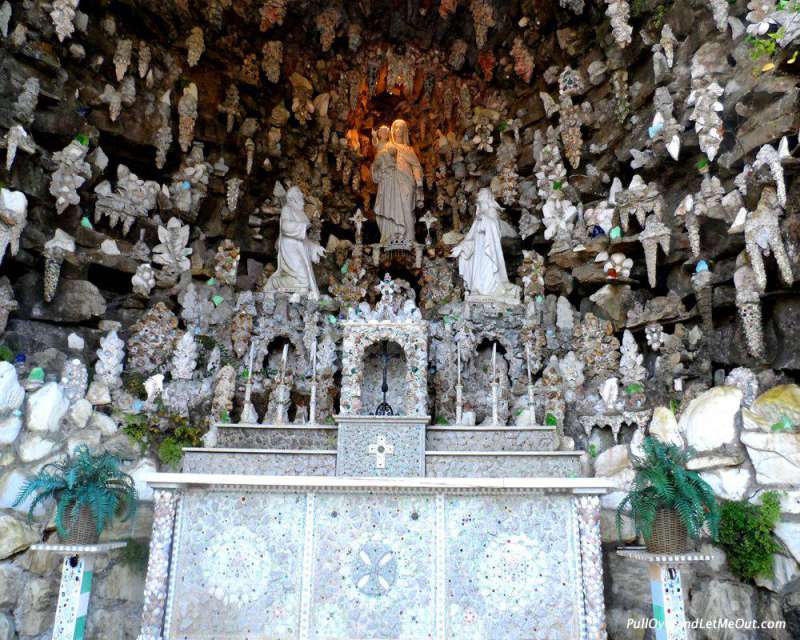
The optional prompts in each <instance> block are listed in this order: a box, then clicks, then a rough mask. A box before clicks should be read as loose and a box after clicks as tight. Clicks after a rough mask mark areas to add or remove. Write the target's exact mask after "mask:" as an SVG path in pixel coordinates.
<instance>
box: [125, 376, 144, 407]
mask: <svg viewBox="0 0 800 640" xmlns="http://www.w3.org/2000/svg"><path fill="white" fill-rule="evenodd" d="M144 381H145V375H144V374H143V373H139V372H138V371H123V373H122V387H123V388H124V389H125V391H127V392H128V393H130V394H131V395H132V396H133V397H134V398H138V399H139V400H146V399H147V390H146V389H145V388H144Z"/></svg>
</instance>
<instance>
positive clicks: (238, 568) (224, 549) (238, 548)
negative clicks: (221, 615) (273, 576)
mask: <svg viewBox="0 0 800 640" xmlns="http://www.w3.org/2000/svg"><path fill="white" fill-rule="evenodd" d="M271 567H272V562H271V560H270V557H269V554H268V553H266V551H264V545H263V543H262V541H260V540H259V538H258V536H257V535H256V534H255V533H253V532H252V531H250V529H248V528H247V527H245V526H242V525H239V526H235V527H231V528H230V529H228V530H226V531H222V532H220V533H218V534H217V535H215V536H214V537H213V538H212V539H211V541H210V543H209V545H208V549H207V551H206V553H205V557H204V559H203V578H204V580H205V586H206V590H207V591H208V593H209V594H210V595H211V596H213V597H214V598H216V599H217V600H221V601H222V602H224V603H225V604H226V605H230V606H234V607H242V606H245V605H248V604H250V603H252V602H255V601H256V600H258V599H259V598H260V597H261V596H262V595H263V594H264V590H265V589H267V588H268V587H269V574H270V570H271Z"/></svg>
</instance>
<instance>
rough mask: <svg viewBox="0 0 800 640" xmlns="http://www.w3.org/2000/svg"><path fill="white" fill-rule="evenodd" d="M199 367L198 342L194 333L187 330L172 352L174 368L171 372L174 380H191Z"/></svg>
mask: <svg viewBox="0 0 800 640" xmlns="http://www.w3.org/2000/svg"><path fill="white" fill-rule="evenodd" d="M196 367H197V343H196V342H195V341H194V334H193V333H192V332H191V331H186V332H185V333H184V334H183V335H182V336H181V339H180V340H178V344H177V345H176V346H175V351H174V353H173V354H172V369H170V372H171V374H172V378H173V379H174V380H191V379H192V374H193V373H194V370H195V368H196Z"/></svg>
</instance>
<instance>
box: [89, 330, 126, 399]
mask: <svg viewBox="0 0 800 640" xmlns="http://www.w3.org/2000/svg"><path fill="white" fill-rule="evenodd" d="M124 359H125V343H124V342H123V341H122V340H121V339H120V337H119V336H118V335H117V332H116V331H110V332H109V333H108V335H106V336H105V337H104V338H100V348H99V349H98V350H97V362H96V363H95V365H94V379H95V380H97V381H99V382H102V383H103V384H104V385H105V386H106V387H107V388H108V389H117V388H119V387H121V386H122V369H123V365H122V362H123V360H124Z"/></svg>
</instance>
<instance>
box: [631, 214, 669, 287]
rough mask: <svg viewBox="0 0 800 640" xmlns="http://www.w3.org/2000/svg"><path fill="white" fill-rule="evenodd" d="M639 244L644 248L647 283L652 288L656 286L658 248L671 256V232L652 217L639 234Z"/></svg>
mask: <svg viewBox="0 0 800 640" xmlns="http://www.w3.org/2000/svg"><path fill="white" fill-rule="evenodd" d="M639 242H641V243H642V247H644V259H645V262H646V264H647V281H648V283H649V285H650V286H651V287H655V286H656V282H657V281H656V262H657V256H658V247H659V245H661V250H662V251H663V252H664V253H665V254H666V255H669V244H670V230H669V227H668V226H667V225H665V224H664V223H663V222H661V220H659V219H658V217H657V216H655V215H650V216H649V217H648V218H647V222H646V223H645V225H644V229H643V230H642V232H641V233H640V234H639Z"/></svg>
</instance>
